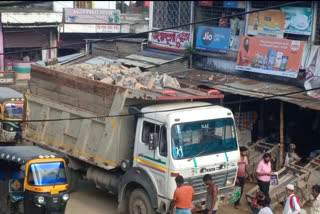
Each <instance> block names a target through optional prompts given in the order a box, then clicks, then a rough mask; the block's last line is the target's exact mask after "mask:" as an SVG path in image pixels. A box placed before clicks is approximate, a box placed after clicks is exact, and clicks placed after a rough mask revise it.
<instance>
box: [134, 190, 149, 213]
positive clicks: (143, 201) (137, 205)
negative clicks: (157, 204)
mask: <svg viewBox="0 0 320 214" xmlns="http://www.w3.org/2000/svg"><path fill="white" fill-rule="evenodd" d="M129 213H130V214H154V213H155V210H154V209H153V208H152V206H151V201H150V199H149V197H148V195H147V194H146V192H145V191H144V190H142V189H136V190H133V191H132V193H131V194H130V199H129Z"/></svg>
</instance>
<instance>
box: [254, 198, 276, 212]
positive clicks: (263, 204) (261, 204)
mask: <svg viewBox="0 0 320 214" xmlns="http://www.w3.org/2000/svg"><path fill="white" fill-rule="evenodd" d="M257 206H258V209H259V212H258V214H273V212H272V210H271V209H270V207H268V206H267V202H266V201H265V200H259V201H258V202H257Z"/></svg>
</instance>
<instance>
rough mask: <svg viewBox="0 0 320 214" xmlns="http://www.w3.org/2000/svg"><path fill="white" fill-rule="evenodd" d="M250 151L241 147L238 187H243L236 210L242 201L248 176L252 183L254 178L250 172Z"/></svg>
mask: <svg viewBox="0 0 320 214" xmlns="http://www.w3.org/2000/svg"><path fill="white" fill-rule="evenodd" d="M247 156H248V149H247V147H245V146H241V147H240V160H239V162H238V174H237V182H236V185H237V186H239V187H241V194H240V198H239V200H238V201H236V202H235V204H234V206H235V208H236V209H238V208H239V205H240V199H241V196H242V193H243V188H244V183H245V182H246V175H248V176H249V182H251V181H252V178H251V176H250V174H249V171H248V157H247Z"/></svg>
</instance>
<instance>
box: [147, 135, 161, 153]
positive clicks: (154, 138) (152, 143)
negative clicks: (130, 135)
mask: <svg viewBox="0 0 320 214" xmlns="http://www.w3.org/2000/svg"><path fill="white" fill-rule="evenodd" d="M158 144H159V135H158V133H150V134H149V150H155V149H156V148H157V146H158Z"/></svg>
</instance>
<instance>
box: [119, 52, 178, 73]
mask: <svg viewBox="0 0 320 214" xmlns="http://www.w3.org/2000/svg"><path fill="white" fill-rule="evenodd" d="M182 58H183V57H182V56H181V55H176V54H167V53H163V52H161V51H158V50H154V49H148V50H144V51H141V52H139V53H137V54H131V55H129V56H126V57H124V58H121V59H119V60H118V61H119V62H121V63H123V64H124V65H128V66H138V67H141V68H144V69H149V68H153V67H156V66H160V65H164V64H167V63H170V62H173V61H176V60H181V59H182Z"/></svg>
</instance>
